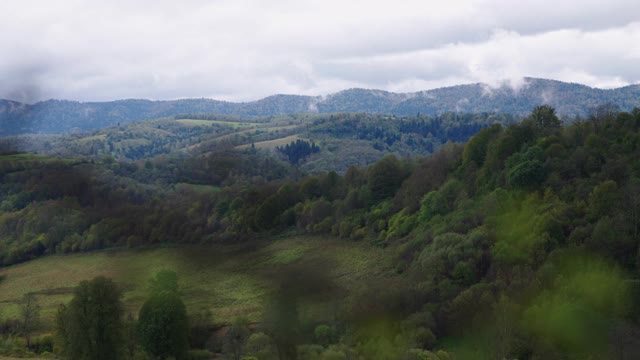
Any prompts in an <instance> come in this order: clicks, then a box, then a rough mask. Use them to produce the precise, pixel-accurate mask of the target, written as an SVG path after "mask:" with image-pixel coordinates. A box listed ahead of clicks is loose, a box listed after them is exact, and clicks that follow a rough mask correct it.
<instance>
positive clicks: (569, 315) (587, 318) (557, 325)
mask: <svg viewBox="0 0 640 360" xmlns="http://www.w3.org/2000/svg"><path fill="white" fill-rule="evenodd" d="M576 252H577V250H575V249H574V250H567V251H564V252H562V253H559V254H557V256H555V258H552V259H550V261H549V262H548V263H547V264H546V265H545V267H544V268H543V269H542V270H541V271H542V272H543V273H545V274H546V275H545V277H547V278H548V280H549V281H550V282H551V283H552V284H553V286H552V287H551V288H550V289H549V290H548V291H546V292H544V293H541V294H540V295H539V296H538V297H536V298H535V299H534V300H533V301H532V304H531V305H530V306H529V307H528V308H527V309H526V311H525V313H524V326H525V328H526V329H527V330H528V331H530V332H532V333H533V334H535V335H536V336H538V337H540V338H541V339H543V340H544V341H545V342H548V343H550V344H554V345H555V346H558V347H559V348H561V349H563V350H564V351H565V353H566V354H569V355H570V356H569V358H574V359H577V358H589V357H594V358H606V357H607V356H606V354H607V351H608V344H607V342H608V333H609V331H610V329H611V326H613V323H611V322H609V319H610V318H611V317H619V316H624V315H625V314H627V313H628V312H629V311H630V310H631V308H632V307H631V298H630V293H629V283H628V282H627V281H625V280H624V277H623V274H622V272H621V271H620V270H619V269H618V268H617V267H615V266H613V265H611V264H609V263H607V262H605V261H602V260H599V259H596V258H593V257H590V256H585V255H574V254H575V253H576ZM599 356H604V357H599Z"/></svg>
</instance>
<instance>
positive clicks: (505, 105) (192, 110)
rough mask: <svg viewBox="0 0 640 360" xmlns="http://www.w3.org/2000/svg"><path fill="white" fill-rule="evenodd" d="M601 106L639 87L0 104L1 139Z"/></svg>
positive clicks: (636, 96) (539, 85)
mask: <svg viewBox="0 0 640 360" xmlns="http://www.w3.org/2000/svg"><path fill="white" fill-rule="evenodd" d="M607 102H611V103H615V104H617V105H619V106H620V108H621V109H622V110H631V109H633V107H635V106H638V107H640V85H630V86H625V87H621V88H617V89H608V90H605V89H597V88H591V87H588V86H585V85H580V84H574V83H565V82H561V81H556V80H545V79H535V78H526V79H525V82H524V84H523V85H522V86H520V87H519V88H512V87H510V86H508V85H507V84H506V83H505V84H503V85H502V86H499V87H491V86H489V85H486V84H481V83H476V84H467V85H456V86H451V87H444V88H438V89H433V90H426V91H419V92H414V93H392V92H388V91H383V90H368V89H349V90H344V91H340V92H337V93H334V94H331V95H328V96H303V95H273V96H269V97H266V98H264V99H260V100H257V101H251V102H243V103H234V102H227V101H220V100H212V99H184V100H170V101H151V100H139V99H128V100H117V101H110V102H77V101H66V100H47V101H43V102H38V103H36V104H33V105H29V104H22V103H19V102H15V101H10V100H0V136H6V135H16V134H24V133H65V132H70V131H74V130H91V129H96V128H101V127H106V126H113V125H116V124H118V123H120V124H124V123H128V122H132V121H139V120H144V119H154V118H161V117H169V116H175V115H179V114H199V113H209V114H213V113H215V114H225V115H238V116H272V115H284V114H293V113H335V112H366V113H380V114H390V115H415V114H417V113H421V114H436V113H442V112H447V111H453V112H500V113H511V114H527V113H529V112H530V111H531V109H533V108H534V107H535V106H538V105H541V104H549V105H552V106H554V107H555V108H556V110H557V112H558V113H559V114H564V115H575V114H580V115H585V114H586V113H587V111H588V109H589V108H591V107H594V106H598V105H601V104H603V103H607Z"/></svg>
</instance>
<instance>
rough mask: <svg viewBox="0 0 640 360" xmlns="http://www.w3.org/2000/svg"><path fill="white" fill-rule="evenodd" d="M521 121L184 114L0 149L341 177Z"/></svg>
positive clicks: (6, 141)
mask: <svg viewBox="0 0 640 360" xmlns="http://www.w3.org/2000/svg"><path fill="white" fill-rule="evenodd" d="M521 119H522V117H520V116H513V115H509V114H494V113H444V114H442V115H433V116H427V115H419V116H415V115H414V116H387V115H375V114H365V113H357V114H350V113H339V114H328V115H304V114H299V115H288V116H275V117H261V118H244V117H232V116H224V115H211V114H208V115H197V114H185V115H180V116H176V117H175V118H173V119H160V120H150V121H141V122H135V123H131V124H127V125H121V126H114V127H109V128H105V129H100V130H95V131H89V132H82V133H75V134H68V135H21V136H14V137H5V138H0V149H2V148H5V149H10V150H12V151H25V152H32V153H38V154H41V155H46V156H54V157H68V158H79V157H85V158H97V159H102V158H104V157H112V158H113V159H115V160H127V161H133V162H138V163H140V162H143V161H146V160H149V161H151V162H158V163H162V162H163V161H164V160H163V159H164V158H167V157H168V158H172V157H178V158H188V157H197V156H205V157H206V156H208V155H209V154H210V153H211V152H216V151H221V150H231V149H236V150H241V151H244V152H247V153H256V152H260V153H261V154H263V155H265V156H271V157H274V158H276V159H279V160H283V161H289V162H291V163H292V164H294V165H296V166H298V167H300V168H301V169H303V170H305V171H308V172H317V171H332V170H333V171H338V172H341V173H342V172H344V171H346V170H347V168H348V167H349V166H352V165H355V166H368V165H370V164H372V163H374V162H376V161H378V160H379V159H381V158H382V157H384V156H386V155H390V154H394V155H396V156H398V157H416V156H426V155H429V154H432V153H434V152H435V151H436V150H437V149H439V148H440V147H441V146H442V145H444V144H446V143H447V142H465V141H467V140H468V139H469V138H470V137H471V136H472V135H473V134H475V133H477V132H478V131H479V130H480V129H482V128H484V127H487V126H490V125H492V124H495V123H500V124H505V125H506V124H511V123H516V122H519V121H520V120H521ZM295 144H299V146H301V147H304V146H309V147H311V145H312V144H315V147H314V151H313V152H309V153H308V154H305V156H300V157H298V155H295V152H291V153H290V154H287V153H286V151H285V152H283V151H282V150H283V149H286V148H287V146H289V147H292V146H295ZM278 149H280V150H278ZM290 155H292V156H293V157H290ZM293 159H295V161H292V160H293Z"/></svg>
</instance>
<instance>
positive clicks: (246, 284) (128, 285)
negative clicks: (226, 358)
mask: <svg viewBox="0 0 640 360" xmlns="http://www.w3.org/2000/svg"><path fill="white" fill-rule="evenodd" d="M300 263H305V264H312V265H311V266H314V267H315V268H316V270H317V271H321V272H324V273H326V274H327V275H328V276H329V277H330V278H331V279H333V280H334V282H335V283H336V284H337V285H338V286H339V287H341V288H343V289H347V292H349V291H352V290H353V289H354V288H356V287H357V286H358V285H359V284H361V283H362V280H363V279H364V278H367V277H369V276H371V275H375V274H380V273H383V272H386V271H388V269H389V268H390V267H389V266H386V265H385V264H386V263H387V262H386V261H385V257H384V253H383V250H382V249H379V248H372V247H370V246H369V245H367V244H364V243H353V242H348V241H339V240H332V239H322V238H309V237H293V238H286V239H279V240H275V241H272V242H260V243H256V244H250V245H247V244H245V245H237V246H209V247H204V246H190V247H174V248H156V249H146V250H112V251H100V252H92V253H84V254H74V255H67V256H49V257H45V258H41V259H37V260H34V261H30V262H27V263H23V264H18V265H15V266H11V267H7V268H3V269H0V276H4V277H5V279H4V280H3V281H2V282H1V283H0V308H1V313H2V316H3V317H5V318H6V317H13V316H16V315H17V314H18V309H19V308H18V301H19V300H20V299H21V297H22V296H23V295H24V294H26V293H30V292H33V293H36V294H37V295H38V297H37V298H38V301H39V303H40V305H41V306H42V309H43V311H42V314H43V316H44V318H45V324H46V325H45V327H48V326H50V325H51V321H52V320H53V316H54V314H55V311H56V308H57V307H58V306H59V305H60V304H62V303H66V302H68V301H69V300H70V299H71V296H72V291H73V287H74V286H76V285H77V284H78V283H79V282H80V281H82V280H89V279H92V278H93V277H95V276H98V275H104V276H107V277H110V278H113V279H114V281H116V282H117V283H118V284H119V285H120V287H121V288H122V289H123V290H124V301H125V305H126V307H127V310H128V311H131V312H133V313H137V311H138V309H139V308H140V306H141V305H142V303H143V302H144V300H145V298H146V295H147V284H148V280H149V279H150V278H151V277H152V276H153V275H154V274H155V273H156V272H158V271H160V270H162V269H171V270H174V271H176V272H177V273H178V276H179V281H180V284H181V287H182V290H183V293H184V300H185V303H186V304H187V307H188V309H189V312H197V311H200V310H211V311H212V313H213V315H214V320H215V321H216V322H228V321H230V320H232V319H233V318H234V317H235V316H238V315H246V316H248V317H249V318H250V319H252V320H259V318H260V316H261V314H262V307H263V305H264V301H265V299H266V298H267V294H268V293H269V291H271V290H272V289H273V285H272V284H271V283H270V281H269V279H270V277H269V275H270V274H273V273H274V271H276V269H278V268H282V267H283V266H288V265H294V264H300Z"/></svg>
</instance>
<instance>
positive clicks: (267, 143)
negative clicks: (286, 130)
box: [237, 134, 302, 150]
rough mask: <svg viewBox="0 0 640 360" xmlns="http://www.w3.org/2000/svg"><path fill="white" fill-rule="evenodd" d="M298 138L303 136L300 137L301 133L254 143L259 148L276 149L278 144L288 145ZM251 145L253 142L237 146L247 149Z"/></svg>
mask: <svg viewBox="0 0 640 360" xmlns="http://www.w3.org/2000/svg"><path fill="white" fill-rule="evenodd" d="M298 139H302V138H301V137H300V135H299V134H296V135H291V136H287V137H283V138H279V139H275V140H268V141H261V142H257V143H255V144H254V145H255V146H256V148H258V149H264V150H275V148H277V147H278V146H284V145H287V144H289V143H291V142H292V141H296V140H298ZM250 146H251V144H245V145H241V146H238V147H237V148H238V149H246V148H248V147H250Z"/></svg>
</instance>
